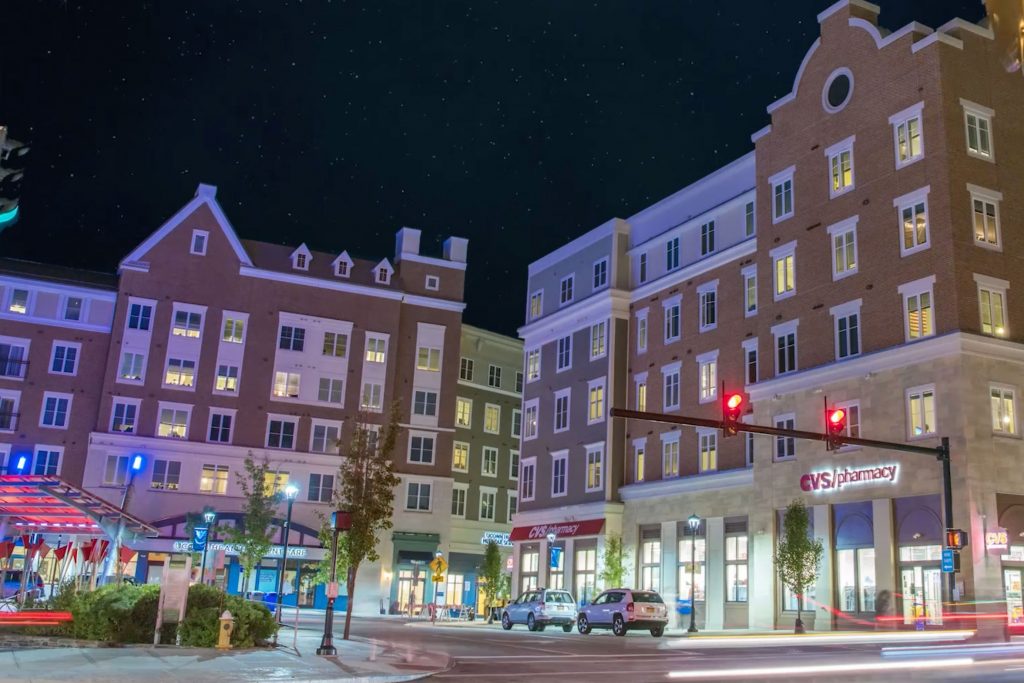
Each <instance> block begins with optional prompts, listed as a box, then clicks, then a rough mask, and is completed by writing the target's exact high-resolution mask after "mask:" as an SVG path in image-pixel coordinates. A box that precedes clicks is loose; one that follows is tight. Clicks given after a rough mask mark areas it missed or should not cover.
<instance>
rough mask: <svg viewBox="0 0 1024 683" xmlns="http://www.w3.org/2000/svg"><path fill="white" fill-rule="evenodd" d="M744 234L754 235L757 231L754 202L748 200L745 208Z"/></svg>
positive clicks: (747, 235)
mask: <svg viewBox="0 0 1024 683" xmlns="http://www.w3.org/2000/svg"><path fill="white" fill-rule="evenodd" d="M743 212H744V215H743V236H744V237H753V236H754V233H755V232H757V222H756V221H757V216H756V214H755V213H754V202H747V205H746V206H745V207H744V209H743Z"/></svg>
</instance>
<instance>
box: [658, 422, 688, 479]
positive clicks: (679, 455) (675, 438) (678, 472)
mask: <svg viewBox="0 0 1024 683" xmlns="http://www.w3.org/2000/svg"><path fill="white" fill-rule="evenodd" d="M679 437H680V434H679V432H678V431H671V432H664V433H663V434H662V435H661V478H662V479H678V478H679V477H681V476H682V474H683V463H682V459H683V449H682V446H681V445H680V439H679ZM670 445H674V446H675V458H676V462H675V465H676V467H675V472H671V473H670V472H669V469H668V468H667V467H666V466H665V465H666V463H667V462H668V456H669V446H670Z"/></svg>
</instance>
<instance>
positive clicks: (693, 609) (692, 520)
mask: <svg viewBox="0 0 1024 683" xmlns="http://www.w3.org/2000/svg"><path fill="white" fill-rule="evenodd" d="M686 524H687V525H688V526H689V527H690V535H691V538H690V628H688V629H686V631H687V632H688V633H696V632H697V603H696V601H695V600H694V597H693V596H694V591H693V589H694V585H695V584H696V581H695V579H694V575H695V573H696V571H697V529H699V528H700V517H698V516H697V515H695V514H694V515H690V517H689V518H688V519H687V520H686Z"/></svg>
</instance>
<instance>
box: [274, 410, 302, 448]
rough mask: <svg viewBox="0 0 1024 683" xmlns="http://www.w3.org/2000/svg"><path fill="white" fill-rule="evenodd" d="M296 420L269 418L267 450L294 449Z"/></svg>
mask: <svg viewBox="0 0 1024 683" xmlns="http://www.w3.org/2000/svg"><path fill="white" fill-rule="evenodd" d="M297 426H298V423H297V421H296V420H292V419H287V418H283V417H277V418H274V417H271V418H270V419H268V420H267V448H280V449H283V450H293V449H294V448H295V432H296V431H298V430H297V429H296V428H297Z"/></svg>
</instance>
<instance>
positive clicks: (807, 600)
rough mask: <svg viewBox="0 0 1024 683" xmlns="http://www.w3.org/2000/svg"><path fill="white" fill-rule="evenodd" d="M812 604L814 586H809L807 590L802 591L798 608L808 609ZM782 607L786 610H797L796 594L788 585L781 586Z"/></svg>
mask: <svg viewBox="0 0 1024 683" xmlns="http://www.w3.org/2000/svg"><path fill="white" fill-rule="evenodd" d="M813 605H814V586H810V587H809V588H808V589H807V592H806V593H804V596H803V600H802V601H801V605H800V609H802V610H809V609H811V607H812V606H813ZM782 609H784V610H786V611H787V612H795V611H796V610H797V600H796V594H795V593H794V592H793V591H792V590H790V589H789V586H783V587H782Z"/></svg>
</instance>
